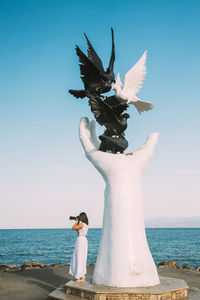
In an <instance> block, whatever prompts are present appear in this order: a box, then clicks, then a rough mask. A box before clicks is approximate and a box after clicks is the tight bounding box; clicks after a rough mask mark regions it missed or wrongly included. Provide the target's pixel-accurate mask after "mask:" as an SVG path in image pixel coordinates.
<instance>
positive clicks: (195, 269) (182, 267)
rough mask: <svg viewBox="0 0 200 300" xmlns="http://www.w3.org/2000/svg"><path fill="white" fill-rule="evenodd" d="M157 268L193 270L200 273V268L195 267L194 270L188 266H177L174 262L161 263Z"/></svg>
mask: <svg viewBox="0 0 200 300" xmlns="http://www.w3.org/2000/svg"><path fill="white" fill-rule="evenodd" d="M158 267H159V268H176V269H185V270H190V271H192V270H194V271H197V272H200V266H197V267H196V268H194V269H193V268H192V267H190V266H189V265H188V264H184V265H182V266H179V265H177V262H176V261H175V260H170V261H162V262H160V263H159V264H158Z"/></svg>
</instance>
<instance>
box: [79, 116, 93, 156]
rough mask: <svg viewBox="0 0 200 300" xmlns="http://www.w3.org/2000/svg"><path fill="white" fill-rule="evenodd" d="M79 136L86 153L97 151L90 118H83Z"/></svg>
mask: <svg viewBox="0 0 200 300" xmlns="http://www.w3.org/2000/svg"><path fill="white" fill-rule="evenodd" d="M79 136H80V140H81V143H82V146H83V148H84V150H85V152H86V153H87V154H88V153H90V152H93V151H95V150H97V148H96V145H95V144H94V142H93V139H92V138H91V131H90V121H89V120H88V118H81V121H80V126H79Z"/></svg>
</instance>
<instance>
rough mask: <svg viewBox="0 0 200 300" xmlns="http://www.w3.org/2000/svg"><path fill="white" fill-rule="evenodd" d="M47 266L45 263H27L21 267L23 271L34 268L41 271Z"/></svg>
mask: <svg viewBox="0 0 200 300" xmlns="http://www.w3.org/2000/svg"><path fill="white" fill-rule="evenodd" d="M46 266H47V265H45V264H43V263H38V262H27V263H25V264H23V265H22V266H21V270H24V269H33V268H36V269H41V268H45V267H46Z"/></svg>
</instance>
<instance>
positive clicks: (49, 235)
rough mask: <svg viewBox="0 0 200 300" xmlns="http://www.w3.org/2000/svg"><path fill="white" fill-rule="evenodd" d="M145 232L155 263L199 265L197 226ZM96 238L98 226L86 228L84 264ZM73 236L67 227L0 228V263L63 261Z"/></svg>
mask: <svg viewBox="0 0 200 300" xmlns="http://www.w3.org/2000/svg"><path fill="white" fill-rule="evenodd" d="M146 233H147V239H148V243H149V247H150V250H151V253H152V255H153V258H154V260H155V263H156V264H158V263H159V262H160V261H167V260H176V261H177V262H178V264H180V265H183V264H189V265H190V266H192V267H196V266H197V265H200V228H189V229H186V228H180V229H179V228H170V229H168V228H162V229H160V228H154V229H149V228H148V229H146ZM100 238H101V229H95V228H90V229H89V230H88V261H87V263H88V264H91V263H95V261H96V258H97V252H98V247H99V242H100ZM75 239H76V233H75V232H73V231H72V230H71V229H8V230H0V264H17V265H22V264H23V263H25V262H34V261H37V262H43V263H45V264H53V263H61V264H67V263H70V259H71V256H72V252H73V248H74V243H75Z"/></svg>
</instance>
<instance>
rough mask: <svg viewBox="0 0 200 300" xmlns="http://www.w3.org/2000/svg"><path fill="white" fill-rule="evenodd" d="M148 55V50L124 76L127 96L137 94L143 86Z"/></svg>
mask: <svg viewBox="0 0 200 300" xmlns="http://www.w3.org/2000/svg"><path fill="white" fill-rule="evenodd" d="M146 57H147V51H145V52H144V54H143V55H142V57H141V58H140V59H139V60H138V61H137V63H136V64H135V65H134V66H133V67H132V68H131V69H130V70H129V71H128V72H127V73H126V75H125V76H124V88H123V94H124V95H126V97H127V98H128V97H131V96H132V97H133V96H135V95H136V94H137V93H138V92H139V91H140V89H141V87H142V84H143V81H144V78H145V75H146V65H145V64H146Z"/></svg>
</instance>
